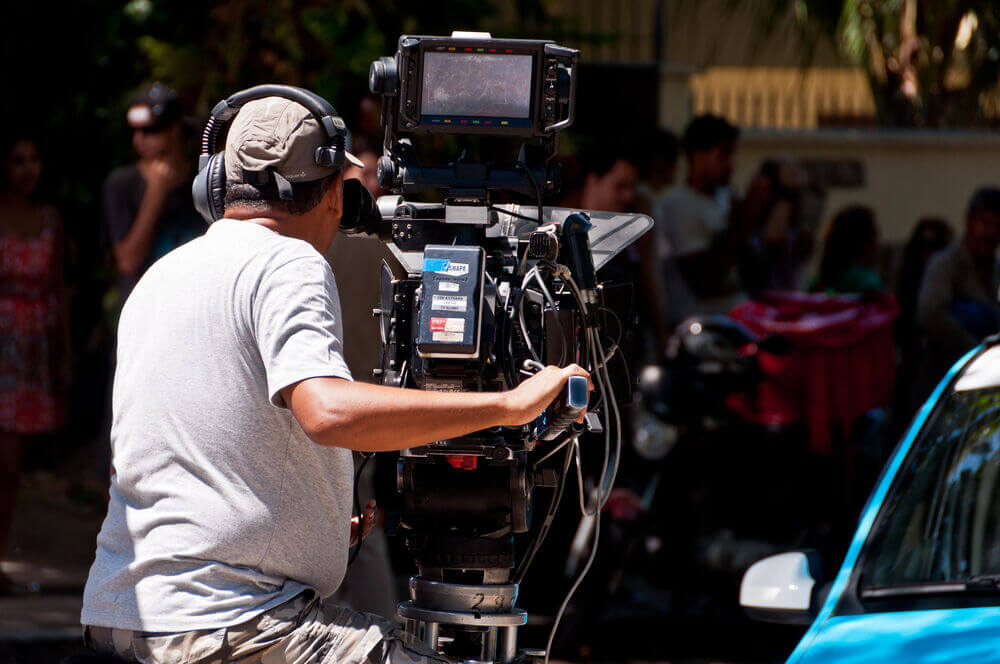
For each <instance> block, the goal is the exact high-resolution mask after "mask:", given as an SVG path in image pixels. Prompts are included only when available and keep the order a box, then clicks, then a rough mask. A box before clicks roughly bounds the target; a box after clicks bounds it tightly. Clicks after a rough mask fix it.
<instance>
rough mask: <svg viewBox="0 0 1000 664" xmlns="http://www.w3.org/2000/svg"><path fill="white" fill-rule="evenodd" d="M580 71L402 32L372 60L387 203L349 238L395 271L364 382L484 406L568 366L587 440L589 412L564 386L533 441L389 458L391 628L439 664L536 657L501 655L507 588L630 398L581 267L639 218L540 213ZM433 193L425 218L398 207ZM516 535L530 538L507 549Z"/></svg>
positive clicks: (477, 440)
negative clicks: (431, 150) (396, 591)
mask: <svg viewBox="0 0 1000 664" xmlns="http://www.w3.org/2000/svg"><path fill="white" fill-rule="evenodd" d="M578 57H579V52H578V51H576V50H573V49H569V48H565V47H562V46H558V45H557V44H554V43H552V42H549V41H533V40H511V39H493V38H491V37H490V35H489V34H487V33H455V34H453V35H452V36H451V37H450V38H448V37H417V36H403V37H401V38H400V40H399V50H398V52H397V53H396V54H395V56H394V57H384V58H380V59H379V60H377V61H375V62H374V63H372V65H371V70H370V74H369V84H370V87H371V90H372V92H374V93H376V94H378V95H380V96H381V98H382V124H383V126H384V129H385V142H384V153H383V156H382V157H381V159H380V160H379V163H378V178H379V183H380V185H381V186H382V187H383V188H385V189H387V190H389V191H392V192H394V193H393V195H388V196H382V197H381V198H379V200H378V204H377V205H378V213H377V214H373V213H372V212H374V211H370V212H369V214H368V217H369V220H368V221H367V222H366V223H361V224H360V226H361V227H363V228H364V230H366V231H367V232H369V233H372V234H376V233H377V234H379V235H380V236H381V237H382V238H383V239H384V240H385V241H386V243H387V244H388V246H389V248H390V250H391V251H392V254H393V256H394V258H395V259H396V261H397V263H398V264H396V265H392V266H390V265H389V264H383V266H382V270H381V296H380V303H379V306H378V308H377V309H375V315H376V316H377V317H378V318H379V328H380V334H381V342H382V360H381V367H380V368H379V369H377V370H376V375H378V376H379V377H380V379H381V381H382V382H383V383H384V384H386V385H394V386H400V387H417V388H419V389H424V390H444V391H501V390H507V389H511V388H513V387H515V386H517V385H518V383H519V382H520V381H521V380H523V379H524V378H525V377H526V376H530V375H531V374H532V373H534V372H535V371H538V370H540V369H541V368H543V366H544V365H550V364H555V365H560V366H565V365H567V364H569V363H572V362H575V363H578V364H580V365H581V366H584V367H585V368H586V369H588V370H589V371H590V373H591V375H592V378H593V382H594V384H595V391H594V394H593V395H592V397H591V398H590V399H589V400H590V404H589V412H588V415H587V418H586V424H585V425H577V424H575V422H574V420H575V419H576V418H577V417H578V416H579V414H580V413H581V412H582V411H583V409H584V408H587V407H588V390H587V384H586V380H585V379H582V378H575V379H571V381H570V382H569V384H568V386H567V390H566V391H565V392H564V394H563V395H562V396H561V397H560V398H559V399H558V400H557V402H556V403H554V404H553V405H552V406H550V407H549V409H548V410H547V411H546V412H545V413H544V414H542V415H541V416H540V417H539V418H538V420H537V421H536V422H534V423H533V424H532V425H526V426H523V427H504V428H496V429H491V430H488V431H480V432H477V433H475V434H472V435H469V436H465V437H462V438H457V439H451V440H442V441H437V442H434V443H432V444H429V445H426V446H423V447H420V448H415V449H411V450H408V451H406V452H404V453H403V454H402V455H401V457H400V461H399V466H398V487H399V490H400V492H401V494H402V497H403V510H402V515H401V528H402V531H403V533H404V534H405V540H406V544H407V547H408V549H409V550H410V551H411V553H412V554H413V556H414V558H415V560H416V565H417V570H418V575H417V576H415V577H413V578H412V579H411V581H410V590H411V600H410V601H408V602H404V603H402V604H400V606H399V614H400V616H401V617H402V618H403V619H404V620H405V622H406V628H407V630H408V631H409V632H410V633H412V634H414V635H416V636H418V638H421V639H422V640H423V641H424V642H425V643H427V644H428V645H429V646H430V647H432V648H434V649H436V650H438V651H440V652H442V653H444V654H446V655H448V656H449V657H451V658H453V659H456V660H466V661H469V660H478V661H489V662H503V663H507V662H511V661H514V660H515V659H517V658H518V657H522V658H529V657H542V656H546V655H545V654H544V652H543V651H522V652H521V653H520V655H519V653H518V650H517V640H516V634H517V628H518V626H521V625H523V624H525V622H526V620H527V616H526V614H525V612H524V611H523V610H521V609H518V608H516V607H515V606H514V604H515V600H516V597H517V589H518V583H519V582H520V581H521V580H522V579H523V577H524V574H525V571H526V570H527V568H528V566H529V565H530V563H531V561H532V558H533V557H534V555H535V553H536V551H537V550H538V548H539V546H540V545H541V542H542V540H543V539H544V538H545V535H546V533H547V531H548V529H549V527H550V525H551V523H552V519H553V517H554V514H555V511H556V508H557V506H558V504H559V501H560V498H561V496H562V493H563V487H564V484H565V481H566V478H567V475H568V474H569V472H570V468H571V464H572V462H573V461H574V459H575V461H576V468H577V470H576V473H577V476H578V484H579V487H580V489H579V494H580V495H579V502H580V507H581V509H582V510H583V511H584V512H585V513H586V514H588V515H592V516H596V515H598V514H599V511H600V507H601V505H602V504H603V502H604V500H605V499H606V498H607V495H608V492H609V491H610V488H611V483H612V482H613V478H614V475H615V472H616V468H617V460H618V448H619V447H620V439H621V418H620V417H619V413H618V404H619V403H620V402H623V401H625V400H627V399H628V398H629V394H628V391H629V380H628V379H627V376H626V377H624V378H623V377H622V376H620V375H615V374H616V372H615V370H614V367H622V368H624V360H623V356H622V354H621V353H620V352H619V347H618V344H619V342H620V340H621V338H622V335H623V333H624V331H625V329H626V326H627V325H628V323H629V321H627V320H624V319H623V318H624V317H623V314H622V313H620V312H618V311H616V310H615V307H614V304H613V302H612V301H611V298H609V297H608V295H607V292H606V289H605V288H604V287H603V285H602V284H601V283H599V282H598V280H597V277H596V274H595V271H596V269H597V268H600V267H601V266H602V265H604V264H605V263H606V262H607V261H609V260H610V259H611V258H612V257H613V256H614V255H615V254H617V253H618V252H619V251H621V250H622V249H623V248H624V247H626V246H627V245H628V244H630V243H631V242H633V241H634V240H635V239H637V238H638V237H639V236H640V235H641V234H642V233H643V232H645V231H646V230H648V229H649V228H650V227H651V226H652V221H651V220H650V219H649V218H648V217H645V216H642V215H631V214H628V215H617V214H612V213H604V212H578V211H574V210H569V209H562V208H551V207H545V206H544V199H545V197H546V196H549V195H553V194H555V193H557V192H558V188H559V173H558V169H557V168H556V167H555V164H554V163H553V162H552V157H553V156H554V155H555V153H556V150H557V137H558V132H559V131H560V130H562V129H565V128H566V127H569V126H570V125H571V124H572V122H573V116H574V102H575V92H576V85H577V79H578V66H577V62H578ZM440 135H448V136H447V140H450V141H452V145H453V144H454V143H456V142H457V143H460V144H461V149H462V153H461V156H460V157H458V158H457V159H455V160H454V161H453V162H452V163H449V164H447V165H427V164H424V163H422V162H421V161H420V160H419V159H418V154H417V152H418V150H417V144H416V143H417V142H419V141H421V140H440V138H441V136H440ZM511 139H517V140H519V141H521V142H522V144H521V146H520V149H519V152H518V154H517V157H516V158H513V159H506V160H505V159H504V158H503V157H495V156H494V157H491V158H490V159H489V160H486V159H478V160H477V158H476V157H474V156H470V155H471V153H472V149H473V148H476V147H479V148H482V147H483V146H484V145H485V144H486V143H488V142H490V141H492V142H493V143H492V144H490V146H489V147H492V148H493V149H497V148H496V146H497V145H503V146H506V147H508V148H509V147H510V140H511ZM437 189H440V190H443V191H444V197H443V198H444V202H443V203H431V202H415V201H407V200H405V199H404V198H403V196H405V195H414V194H419V193H423V192H427V191H430V190H437ZM608 332H610V334H609V333H608ZM623 370H624V369H623ZM584 433H589V434H592V435H593V437H594V439H595V440H601V439H603V444H604V450H603V463H602V467H601V471H600V481H599V484H598V486H597V488H596V490H595V491H594V492H592V495H590V496H587V495H585V490H584V482H583V480H582V471H581V458H580V457H581V454H582V452H581V443H580V442H579V441H580V437H581V436H582V435H583V434H584ZM541 441H544V445H538V447H537V449H536V445H537V444H538V443H539V442H541ZM586 453H587V456H591V455H592V456H593V457H594V458H596V456H597V454H599V453H600V452H599V450H597V449H595V450H589V449H588V450H586ZM595 453H596V454H595ZM536 488H545V489H547V490H549V491H550V497H549V501H548V504H547V506H546V507H545V509H544V512H542V513H537V510H533V509H532V503H533V493H534V489H536ZM525 533H533V537H530V538H528V537H525V538H517V541H515V537H514V536H515V535H520V534H525ZM522 540H523V541H522ZM596 541H597V538H596V536H595V538H594V547H595V548H594V550H593V553H592V554H591V560H593V554H594V553H596ZM588 567H589V563H588ZM584 573H586V570H584ZM580 578H581V579H582V575H581V577H580ZM578 584H579V579H578V580H577V583H576V584H574V585H573V587H572V589H571V590H570V594H568V595H567V598H566V601H565V602H564V603H563V606H562V607H561V608H560V611H559V615H560V616H561V614H562V612H563V610H564V609H565V607H566V604H567V603H568V601H569V597H570V595H571V593H572V591H573V590H575V588H576V585H578ZM556 624H558V616H557V618H556ZM554 632H555V626H553V634H554ZM551 641H552V640H551V638H550V639H549V647H551ZM546 657H547V656H546Z"/></svg>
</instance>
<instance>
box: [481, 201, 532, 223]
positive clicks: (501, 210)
mask: <svg viewBox="0 0 1000 664" xmlns="http://www.w3.org/2000/svg"><path fill="white" fill-rule="evenodd" d="M489 209H490V210H494V211H496V212H499V213H501V214H506V215H509V216H511V217H514V218H515V219H523V220H524V221H531V222H535V219H534V218H533V217H529V216H528V215H526V214H521V213H520V212H513V211H511V210H507V209H505V208H502V207H498V206H496V205H491V206H489Z"/></svg>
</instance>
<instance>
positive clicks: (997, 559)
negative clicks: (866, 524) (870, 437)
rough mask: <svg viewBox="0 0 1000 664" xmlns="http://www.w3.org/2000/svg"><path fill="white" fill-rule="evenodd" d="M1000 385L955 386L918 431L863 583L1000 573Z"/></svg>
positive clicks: (876, 533) (941, 580) (942, 580)
mask: <svg viewBox="0 0 1000 664" xmlns="http://www.w3.org/2000/svg"><path fill="white" fill-rule="evenodd" d="M998 480H1000V388H998V387H989V388H983V389H972V390H966V391H958V392H952V393H951V394H950V396H948V397H947V398H946V399H944V400H943V401H942V403H940V404H939V405H938V407H937V408H936V412H935V413H934V415H933V416H932V421H931V422H929V423H928V425H927V426H925V427H924V429H923V430H922V431H921V432H920V433H919V434H918V436H917V439H916V440H915V441H914V443H913V447H912V448H911V450H910V452H909V454H908V455H907V459H906V461H905V463H904V465H903V467H902V468H901V469H900V473H899V475H898V476H897V478H896V480H895V481H894V482H893V484H892V488H891V489H890V493H889V495H888V496H887V497H886V500H885V503H884V504H883V507H882V510H881V512H880V514H879V518H878V521H877V522H876V526H875V530H873V532H872V535H871V536H870V538H869V546H868V550H867V551H868V552H867V555H866V557H865V562H864V565H863V568H862V577H861V579H860V587H861V590H862V591H864V590H865V589H871V588H892V587H899V586H913V585H921V584H949V583H965V582H968V581H969V580H970V579H971V578H973V577H980V576H983V575H997V576H1000V481H998Z"/></svg>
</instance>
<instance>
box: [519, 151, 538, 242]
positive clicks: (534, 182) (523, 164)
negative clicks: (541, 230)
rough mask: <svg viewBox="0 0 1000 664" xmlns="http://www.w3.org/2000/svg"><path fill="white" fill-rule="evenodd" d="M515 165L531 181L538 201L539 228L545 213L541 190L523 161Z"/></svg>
mask: <svg viewBox="0 0 1000 664" xmlns="http://www.w3.org/2000/svg"><path fill="white" fill-rule="evenodd" d="M517 165H518V166H520V167H521V169H522V170H523V171H524V172H525V173H527V174H528V178H529V179H530V180H531V184H533V185H534V186H535V196H536V197H537V199H538V225H539V226H541V225H542V224H543V223H545V220H544V219H543V217H544V215H545V213H544V211H543V210H542V188H541V187H539V186H538V180H537V179H536V178H535V174H534V173H532V172H531V169H530V168H528V166H527V164H525V163H524V162H523V161H519V162H517Z"/></svg>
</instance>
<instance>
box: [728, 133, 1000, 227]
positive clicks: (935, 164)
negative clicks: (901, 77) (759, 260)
mask: <svg viewBox="0 0 1000 664" xmlns="http://www.w3.org/2000/svg"><path fill="white" fill-rule="evenodd" d="M781 153H788V154H792V155H795V156H798V157H801V158H821V159H837V158H846V159H859V160H860V161H861V162H862V163H863V164H864V171H865V185H864V186H863V188H859V189H831V190H830V191H829V192H828V196H827V202H826V210H825V211H824V214H823V217H822V218H823V220H824V223H825V222H826V221H828V220H829V218H830V217H831V216H832V215H833V214H834V213H835V212H836V210H838V209H840V208H841V207H843V206H844V205H847V204H849V203H862V204H865V205H868V206H871V207H872V208H873V209H874V210H875V212H876V215H877V218H878V221H879V226H880V229H881V232H882V240H883V242H886V243H901V242H904V241H905V240H906V238H907V237H908V235H909V233H910V231H911V230H912V228H913V225H914V224H915V223H916V221H917V219H918V218H919V217H921V216H927V215H939V216H942V217H944V218H945V219H947V220H948V221H949V222H950V223H951V224H952V225H953V226H954V227H955V228H956V229H960V228H961V224H962V221H963V215H964V211H965V206H966V204H967V203H968V201H969V197H970V196H971V194H972V192H973V190H975V189H976V188H977V187H979V186H981V185H994V186H1000V132H957V131H956V132H948V131H937V132H918V131H875V130H857V131H854V130H815V131H803V132H799V131H765V130H757V131H752V130H748V131H745V132H744V133H743V138H742V140H741V142H740V146H739V152H738V155H737V159H738V162H737V167H736V172H735V173H734V177H733V183H734V184H736V185H739V186H741V187H745V186H746V183H747V182H748V181H749V180H750V177H751V176H752V174H753V172H754V171H755V170H756V168H757V167H758V166H759V165H760V163H761V161H763V160H764V159H766V158H767V157H769V156H773V155H777V154H781Z"/></svg>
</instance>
